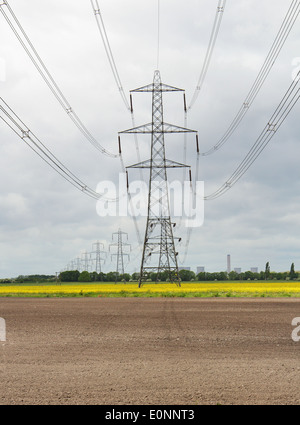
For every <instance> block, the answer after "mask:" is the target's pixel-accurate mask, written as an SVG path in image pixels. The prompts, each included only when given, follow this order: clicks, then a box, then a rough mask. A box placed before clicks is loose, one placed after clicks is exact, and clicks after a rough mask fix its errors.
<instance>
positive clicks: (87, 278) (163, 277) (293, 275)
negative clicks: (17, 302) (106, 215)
mask: <svg viewBox="0 0 300 425" xmlns="http://www.w3.org/2000/svg"><path fill="white" fill-rule="evenodd" d="M168 277H169V274H168V272H167V271H165V272H162V273H160V276H159V281H161V282H166V281H168ZM179 277H180V280H181V281H182V282H193V281H196V282H212V281H243V280H245V281H247V280H287V279H290V280H294V279H298V278H299V273H297V272H295V266H294V263H293V264H292V265H291V269H290V271H289V272H279V273H278V272H271V271H270V264H269V263H267V264H266V268H265V270H264V271H261V272H259V273H254V272H251V271H246V272H242V273H237V272H236V271H231V272H230V273H227V272H215V273H209V272H201V273H198V274H196V273H194V272H193V271H191V270H180V271H179ZM59 280H60V281H61V282H116V281H118V282H136V281H138V280H139V273H133V274H131V275H130V274H129V273H125V274H118V273H116V272H109V273H96V272H92V273H89V272H87V271H83V272H81V273H80V272H79V271H78V270H74V271H65V272H62V273H60V275H59ZM148 281H149V282H156V281H157V273H149V275H148Z"/></svg>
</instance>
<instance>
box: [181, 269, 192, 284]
mask: <svg viewBox="0 0 300 425" xmlns="http://www.w3.org/2000/svg"><path fill="white" fill-rule="evenodd" d="M179 277H180V279H181V281H182V282H190V281H191V280H192V279H194V278H195V273H194V272H192V271H190V270H179Z"/></svg>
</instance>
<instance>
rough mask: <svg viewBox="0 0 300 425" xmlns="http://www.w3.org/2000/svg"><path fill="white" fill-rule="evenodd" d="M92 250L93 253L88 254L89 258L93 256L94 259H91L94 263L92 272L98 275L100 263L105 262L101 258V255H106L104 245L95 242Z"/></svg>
mask: <svg viewBox="0 0 300 425" xmlns="http://www.w3.org/2000/svg"><path fill="white" fill-rule="evenodd" d="M94 247H95V248H94ZM92 249H94V251H92V252H90V254H91V256H92V254H94V258H92V260H94V263H95V270H94V271H95V272H96V273H98V274H99V273H101V263H102V262H104V261H105V259H104V258H103V255H106V253H105V252H104V245H103V243H101V242H99V241H97V242H95V243H93V248H92Z"/></svg>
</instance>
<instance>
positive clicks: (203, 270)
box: [197, 267, 205, 274]
mask: <svg viewBox="0 0 300 425" xmlns="http://www.w3.org/2000/svg"><path fill="white" fill-rule="evenodd" d="M199 273H205V267H197V274H199Z"/></svg>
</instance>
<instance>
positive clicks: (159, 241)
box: [119, 70, 198, 287]
mask: <svg viewBox="0 0 300 425" xmlns="http://www.w3.org/2000/svg"><path fill="white" fill-rule="evenodd" d="M178 91H180V92H184V90H182V89H179V88H176V87H172V86H168V85H166V84H163V83H162V82H161V76H160V72H159V71H158V70H157V71H155V73H154V79H153V83H152V84H149V85H147V86H144V87H140V88H138V89H135V90H132V91H131V93H134V92H135V93H141V92H148V93H152V122H151V123H149V124H145V125H142V126H139V127H135V128H131V129H129V130H125V131H121V132H119V146H120V147H121V143H120V134H137V133H140V134H151V158H150V159H149V160H146V161H143V162H140V163H138V164H135V165H132V166H130V167H127V169H130V168H149V169H150V179H149V195H148V215H147V224H146V232H145V239H144V247H143V255H142V263H141V270H140V278H139V287H140V286H141V285H142V283H143V282H144V281H145V280H147V278H148V277H149V275H150V273H151V272H154V273H155V272H156V273H157V281H158V280H159V277H160V275H161V273H162V272H164V271H167V272H168V277H169V280H170V281H171V282H174V283H176V284H177V285H179V286H180V278H179V273H178V263H177V255H178V253H177V252H176V249H175V243H174V239H176V238H174V236H173V227H174V226H175V224H174V223H172V222H171V217H170V205H169V195H168V186H167V169H168V168H189V169H190V166H188V165H185V164H181V163H179V162H175V161H171V160H169V159H166V153H165V140H164V135H165V134H166V133H197V132H196V131H194V130H190V129H188V128H183V127H178V126H175V125H172V124H168V123H165V122H164V120H163V97H162V93H163V92H178ZM130 99H131V105H132V95H131V94H130ZM184 101H185V95H184ZM184 104H185V110H186V102H184ZM197 145H198V135H197ZM120 150H121V148H120ZM154 254H157V255H158V264H157V265H155V266H153V265H152V264H151V265H150V262H151V263H153V261H151V260H152V258H153V256H154Z"/></svg>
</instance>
